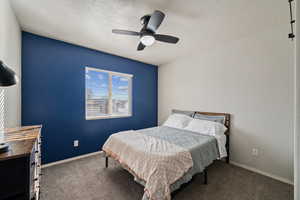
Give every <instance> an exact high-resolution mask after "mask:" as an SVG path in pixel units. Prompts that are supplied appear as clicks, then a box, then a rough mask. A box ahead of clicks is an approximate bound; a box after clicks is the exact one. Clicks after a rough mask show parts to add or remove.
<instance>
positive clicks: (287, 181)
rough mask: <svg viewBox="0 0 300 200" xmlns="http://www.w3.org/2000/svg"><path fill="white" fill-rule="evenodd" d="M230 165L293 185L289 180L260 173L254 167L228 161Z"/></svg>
mask: <svg viewBox="0 0 300 200" xmlns="http://www.w3.org/2000/svg"><path fill="white" fill-rule="evenodd" d="M230 164H232V165H235V166H238V167H241V168H243V169H246V170H249V171H252V172H255V173H258V174H261V175H264V176H267V177H270V178H273V179H275V180H278V181H281V182H283V183H287V184H289V185H294V183H293V182H292V181H291V180H289V179H286V178H282V177H279V176H276V175H274V174H270V173H267V172H264V171H261V170H259V169H256V168H254V167H250V166H247V165H244V164H240V163H237V162H234V161H230Z"/></svg>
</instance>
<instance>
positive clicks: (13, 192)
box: [0, 126, 41, 200]
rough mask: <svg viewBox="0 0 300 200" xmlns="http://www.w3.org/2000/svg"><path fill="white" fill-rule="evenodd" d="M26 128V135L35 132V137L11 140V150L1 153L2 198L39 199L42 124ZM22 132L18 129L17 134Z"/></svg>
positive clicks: (0, 184) (14, 199)
mask: <svg viewBox="0 0 300 200" xmlns="http://www.w3.org/2000/svg"><path fill="white" fill-rule="evenodd" d="M25 129H26V133H24V134H25V135H24V137H26V134H31V133H33V132H34V134H35V137H32V138H30V139H23V140H17V141H10V142H8V143H9V146H10V149H9V151H8V152H6V153H2V154H0V178H1V180H2V181H1V182H0V188H1V189H0V199H1V200H39V193H40V176H41V162H40V160H41V158H40V145H41V140H40V126H33V128H32V129H30V130H28V128H27V127H25ZM20 130H22V127H21V129H20ZM21 132H24V131H21ZM21 132H19V131H17V132H16V134H17V133H21ZM7 134H11V133H7Z"/></svg>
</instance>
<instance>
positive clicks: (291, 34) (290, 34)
mask: <svg viewBox="0 0 300 200" xmlns="http://www.w3.org/2000/svg"><path fill="white" fill-rule="evenodd" d="M292 1H294V0H289V5H290V17H291V21H290V23H291V33H289V38H291V39H292V40H294V38H295V34H294V24H295V22H296V20H294V19H293V9H292Z"/></svg>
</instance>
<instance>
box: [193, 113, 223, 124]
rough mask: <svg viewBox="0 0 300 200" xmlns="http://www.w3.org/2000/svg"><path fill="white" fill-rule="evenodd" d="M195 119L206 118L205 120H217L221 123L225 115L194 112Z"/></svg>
mask: <svg viewBox="0 0 300 200" xmlns="http://www.w3.org/2000/svg"><path fill="white" fill-rule="evenodd" d="M194 118H195V119H202V120H207V121H212V122H218V123H221V124H224V123H225V116H210V115H203V114H200V113H196V114H195V115H194Z"/></svg>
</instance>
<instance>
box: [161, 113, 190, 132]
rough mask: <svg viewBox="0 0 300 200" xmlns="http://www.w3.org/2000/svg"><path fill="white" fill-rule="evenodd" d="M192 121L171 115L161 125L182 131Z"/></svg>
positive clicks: (184, 117) (182, 116)
mask: <svg viewBox="0 0 300 200" xmlns="http://www.w3.org/2000/svg"><path fill="white" fill-rule="evenodd" d="M192 119H193V118H191V117H189V116H186V115H182V114H171V115H170V116H169V117H168V119H167V121H165V123H164V124H163V125H164V126H169V127H172V128H179V129H183V128H184V127H186V126H187V125H188V124H189V122H190V121H191V120H192Z"/></svg>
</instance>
